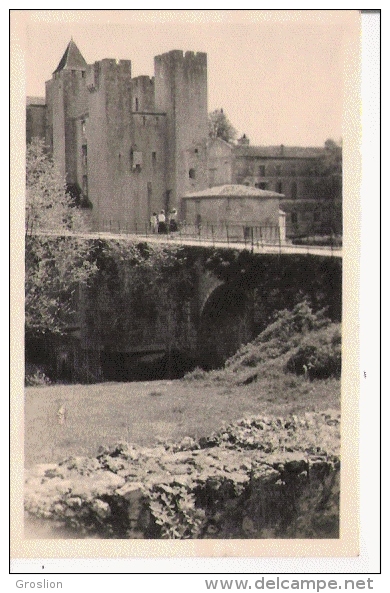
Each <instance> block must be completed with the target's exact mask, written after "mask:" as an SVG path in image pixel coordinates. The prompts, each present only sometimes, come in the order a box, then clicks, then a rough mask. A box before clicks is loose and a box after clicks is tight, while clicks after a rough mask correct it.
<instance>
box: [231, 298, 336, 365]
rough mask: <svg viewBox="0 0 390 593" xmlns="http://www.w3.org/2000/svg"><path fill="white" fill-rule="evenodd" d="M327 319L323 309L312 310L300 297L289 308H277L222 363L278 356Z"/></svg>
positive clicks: (253, 362)
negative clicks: (258, 330) (273, 315)
mask: <svg viewBox="0 0 390 593" xmlns="http://www.w3.org/2000/svg"><path fill="white" fill-rule="evenodd" d="M329 323H330V320H329V319H327V318H326V317H325V313H324V311H318V312H317V313H314V312H313V310H312V308H311V307H310V305H309V303H308V302H307V301H303V302H302V303H299V304H298V305H296V306H295V307H294V309H293V310H292V311H288V310H287V309H284V310H283V311H279V312H278V313H277V315H276V319H275V321H274V322H273V323H271V325H269V326H268V327H267V328H266V329H265V330H264V331H263V332H261V334H259V335H258V336H257V338H255V339H254V340H253V341H252V342H250V343H249V344H246V345H245V346H243V347H242V348H240V350H238V352H236V354H234V356H232V357H231V358H229V359H228V360H227V361H226V363H225V366H226V367H233V369H234V368H238V367H242V366H249V367H255V366H257V365H258V364H259V363H262V362H264V361H265V360H269V359H274V358H278V357H279V356H281V355H282V354H284V353H285V352H287V351H288V350H290V349H291V348H294V347H295V346H297V345H298V343H299V341H301V340H302V334H306V333H308V332H310V331H315V330H318V329H320V328H322V327H326V326H327V325H329Z"/></svg>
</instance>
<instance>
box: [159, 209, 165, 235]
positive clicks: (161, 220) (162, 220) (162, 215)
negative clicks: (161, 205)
mask: <svg viewBox="0 0 390 593" xmlns="http://www.w3.org/2000/svg"><path fill="white" fill-rule="evenodd" d="M157 219H158V233H159V234H160V235H161V234H164V233H166V232H167V225H166V222H165V220H166V219H165V211H164V210H160V213H159V215H158V217H157Z"/></svg>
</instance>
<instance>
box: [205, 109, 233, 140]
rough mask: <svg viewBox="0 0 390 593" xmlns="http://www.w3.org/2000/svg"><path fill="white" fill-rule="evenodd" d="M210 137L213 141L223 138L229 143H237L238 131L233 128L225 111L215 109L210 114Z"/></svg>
mask: <svg viewBox="0 0 390 593" xmlns="http://www.w3.org/2000/svg"><path fill="white" fill-rule="evenodd" d="M209 136H210V138H212V139H213V140H214V139H215V138H221V139H222V140H225V142H229V143H233V142H234V141H235V139H236V137H237V130H236V129H235V128H234V127H233V126H232V124H231V123H230V121H229V119H228V118H227V116H226V115H225V113H224V111H223V109H215V110H214V111H212V112H211V113H210V114H209Z"/></svg>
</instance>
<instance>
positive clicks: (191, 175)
mask: <svg viewBox="0 0 390 593" xmlns="http://www.w3.org/2000/svg"><path fill="white" fill-rule="evenodd" d="M188 176H189V178H190V179H195V178H196V171H195V169H190V170H189V171H188Z"/></svg>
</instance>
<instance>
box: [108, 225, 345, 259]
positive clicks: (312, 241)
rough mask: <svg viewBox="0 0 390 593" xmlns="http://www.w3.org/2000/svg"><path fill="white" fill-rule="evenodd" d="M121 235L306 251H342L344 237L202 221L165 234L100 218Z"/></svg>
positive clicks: (256, 248)
mask: <svg viewBox="0 0 390 593" xmlns="http://www.w3.org/2000/svg"><path fill="white" fill-rule="evenodd" d="M99 232H103V233H113V234H120V235H137V236H140V237H149V238H150V237H153V238H154V239H156V240H157V239H162V240H163V239H166V238H169V239H174V240H175V242H183V244H185V243H187V242H191V243H193V242H194V241H196V242H199V243H202V242H204V243H207V244H211V245H213V246H214V245H218V244H224V245H227V246H230V245H232V246H233V245H240V246H243V245H244V246H245V247H247V248H249V249H251V250H252V251H254V250H261V249H262V248H272V250H276V251H277V250H279V251H282V250H283V251H284V252H286V251H287V252H288V251H290V250H295V251H297V250H299V251H300V252H301V251H302V252H305V251H306V250H307V252H309V251H310V249H313V247H315V249H316V250H318V251H322V250H327V251H329V250H331V251H332V252H333V251H340V250H341V244H342V241H341V237H340V236H336V235H334V234H333V233H331V232H330V233H329V235H328V236H327V237H321V236H317V235H315V234H314V233H313V237H312V238H311V237H304V238H302V239H297V240H295V241H294V242H293V241H292V240H291V239H286V238H285V236H284V234H283V230H282V229H281V227H279V226H277V225H256V224H254V223H251V222H248V223H241V224H239V223H231V222H208V221H204V222H202V223H201V224H193V223H187V222H185V221H183V222H179V223H178V225H177V229H176V230H174V231H171V230H170V228H169V225H168V224H167V225H166V230H165V231H164V232H163V233H156V232H154V229H153V228H152V226H151V225H150V224H149V223H147V222H146V223H134V222H129V221H126V220H125V219H123V220H114V219H103V220H101V221H100V231H99Z"/></svg>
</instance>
